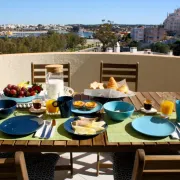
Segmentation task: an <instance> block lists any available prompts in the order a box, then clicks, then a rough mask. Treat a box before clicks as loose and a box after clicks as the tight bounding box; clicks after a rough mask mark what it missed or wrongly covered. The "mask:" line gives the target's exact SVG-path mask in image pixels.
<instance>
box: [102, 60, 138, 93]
mask: <svg viewBox="0 0 180 180" xmlns="http://www.w3.org/2000/svg"><path fill="white" fill-rule="evenodd" d="M138 71H139V62H137V63H136V64H112V63H103V62H102V61H101V65H100V82H107V81H109V78H110V77H111V76H113V77H114V78H115V79H116V81H121V80H123V79H126V81H127V82H134V83H135V91H138Z"/></svg>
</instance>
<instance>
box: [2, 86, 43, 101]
mask: <svg viewBox="0 0 180 180" xmlns="http://www.w3.org/2000/svg"><path fill="white" fill-rule="evenodd" d="M42 90H43V88H42V85H38V84H33V85H31V86H30V85H29V83H28V84H27V83H26V84H24V83H23V84H22V83H21V84H19V85H11V84H8V85H7V86H6V87H5V88H4V90H3V94H2V97H3V99H8V100H13V101H16V103H28V102H31V101H32V100H33V99H35V98H37V97H38V94H39V93H40V92H41V91H42Z"/></svg>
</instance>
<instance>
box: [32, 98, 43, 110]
mask: <svg viewBox="0 0 180 180" xmlns="http://www.w3.org/2000/svg"><path fill="white" fill-rule="evenodd" d="M42 103H43V102H42V99H40V98H37V99H33V100H32V104H33V108H34V109H36V110H39V109H41V107H42Z"/></svg>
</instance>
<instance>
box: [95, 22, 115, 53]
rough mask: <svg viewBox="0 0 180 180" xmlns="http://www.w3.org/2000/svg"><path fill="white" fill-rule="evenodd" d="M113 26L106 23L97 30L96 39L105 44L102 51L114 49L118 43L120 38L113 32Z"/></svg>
mask: <svg viewBox="0 0 180 180" xmlns="http://www.w3.org/2000/svg"><path fill="white" fill-rule="evenodd" d="M112 27H113V26H112V24H111V23H105V24H102V25H100V26H99V28H98V29H97V30H96V32H95V34H94V37H95V38H97V39H99V40H100V41H101V43H102V44H103V47H102V50H103V51H106V49H107V47H114V45H115V44H116V42H117V41H118V37H117V36H116V34H115V32H113V31H112Z"/></svg>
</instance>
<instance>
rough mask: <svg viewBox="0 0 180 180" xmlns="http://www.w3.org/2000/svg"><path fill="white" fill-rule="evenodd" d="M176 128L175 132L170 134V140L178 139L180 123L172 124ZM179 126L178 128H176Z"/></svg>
mask: <svg viewBox="0 0 180 180" xmlns="http://www.w3.org/2000/svg"><path fill="white" fill-rule="evenodd" d="M174 125H175V126H176V129H175V131H174V132H173V133H172V134H171V138H172V139H180V128H179V127H180V123H177V125H176V124H174ZM178 126H179V127H178Z"/></svg>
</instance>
